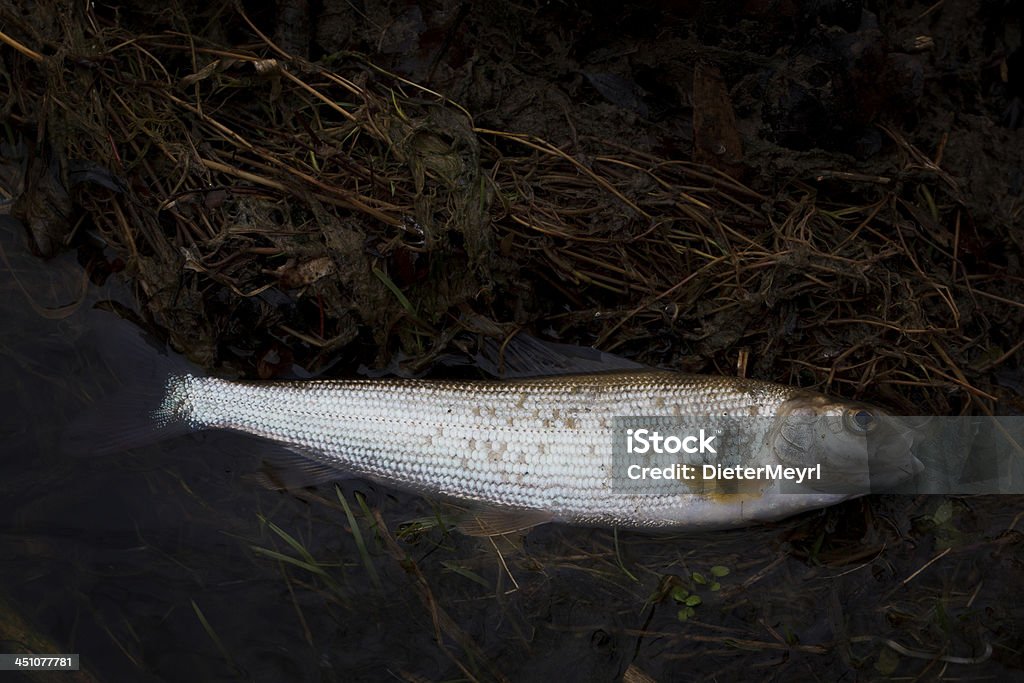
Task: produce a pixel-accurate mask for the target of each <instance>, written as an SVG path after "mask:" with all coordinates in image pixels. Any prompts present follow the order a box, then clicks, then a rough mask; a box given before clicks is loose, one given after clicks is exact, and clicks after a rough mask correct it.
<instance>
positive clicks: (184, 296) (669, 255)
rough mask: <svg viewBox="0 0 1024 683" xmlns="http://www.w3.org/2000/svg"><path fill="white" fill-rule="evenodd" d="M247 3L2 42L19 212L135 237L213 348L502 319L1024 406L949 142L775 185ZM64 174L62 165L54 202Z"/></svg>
mask: <svg viewBox="0 0 1024 683" xmlns="http://www.w3.org/2000/svg"><path fill="white" fill-rule="evenodd" d="M236 12H237V13H238V14H237V16H236V17H235V18H234V20H236V21H237V22H239V23H240V25H241V26H242V27H243V28H244V30H245V31H246V32H247V34H248V35H249V36H251V38H252V42H251V43H249V44H232V45H225V44H219V43H217V42H214V41H212V40H210V39H206V38H204V37H202V36H197V35H191V34H188V33H183V32H174V31H163V32H160V33H157V34H153V35H139V34H137V33H132V32H129V31H126V30H125V29H123V28H121V27H119V26H117V25H112V24H109V23H108V24H102V23H100V22H99V21H98V20H97V19H96V18H95V17H93V16H92V15H90V14H88V13H86V14H82V15H81V16H78V17H77V18H75V17H71V18H68V19H65V20H64V21H63V23H62V24H60V26H58V27H56V28H54V27H51V29H52V34H49V35H48V34H46V32H45V31H44V30H43V29H40V28H38V27H36V26H35V25H33V24H31V23H30V22H26V21H25V20H24V19H23V18H22V19H20V20H18V21H10V22H8V25H10V26H14V27H16V28H18V31H17V32H16V31H12V32H11V33H5V34H3V35H2V36H0V38H2V40H3V42H4V43H5V44H6V45H7V46H8V51H7V52H6V54H5V59H4V62H3V64H4V69H5V74H4V77H5V78H6V82H7V83H9V84H17V87H14V86H13V85H12V87H11V91H10V97H9V99H8V104H7V106H6V112H5V118H6V121H7V123H8V136H9V140H8V142H15V141H16V140H17V139H28V140H34V141H35V146H34V149H33V150H32V152H31V153H30V155H29V156H30V157H31V159H32V162H30V166H29V168H30V172H29V174H28V180H27V181H26V183H25V186H24V188H22V190H23V191H22V192H20V198H19V202H18V207H19V210H20V215H21V217H22V218H23V220H25V221H26V222H27V223H28V224H29V225H30V226H32V230H33V235H34V237H35V238H36V244H37V248H39V249H40V250H41V251H46V250H47V245H50V246H51V247H52V248H61V247H62V246H63V245H67V244H79V245H80V244H81V243H82V242H88V241H89V239H88V238H89V237H90V236H91V237H101V238H102V243H101V245H100V247H99V248H97V247H93V248H92V249H91V251H88V252H87V253H89V254H91V257H90V258H92V259H93V264H92V266H91V267H93V268H99V269H103V268H110V267H114V268H117V267H120V262H119V261H117V260H115V258H114V255H115V254H116V255H117V257H118V258H119V259H120V260H121V261H123V263H124V267H125V268H127V270H128V272H129V273H130V275H131V277H132V278H134V281H135V282H137V284H138V293H139V299H140V302H141V304H142V307H143V310H144V311H146V312H147V315H148V316H150V317H151V321H152V323H153V324H155V325H156V326H158V327H161V328H163V329H165V330H166V331H167V333H168V334H169V336H170V337H171V338H173V340H174V342H175V343H176V345H178V346H179V347H182V348H185V349H187V350H188V351H189V352H190V353H191V355H193V357H195V358H197V359H199V360H200V361H201V362H203V363H205V364H207V365H213V364H214V363H215V362H216V361H217V360H218V359H224V357H226V356H231V355H235V356H237V357H236V358H234V359H233V360H235V361H238V362H241V363H242V364H243V365H244V364H246V363H248V364H249V370H250V371H254V368H257V367H258V369H259V371H260V373H261V374H266V375H270V374H273V371H274V370H273V368H272V367H269V368H268V366H267V365H266V364H265V363H264V364H262V365H261V364H259V363H257V360H260V359H263V358H264V357H265V356H266V354H267V353H268V350H274V351H275V352H277V353H278V355H279V356H280V355H281V354H286V355H288V356H289V357H294V358H295V359H296V360H297V361H298V362H300V363H302V364H304V365H306V366H309V367H312V368H315V367H318V366H321V365H325V364H327V363H329V362H332V361H334V360H336V359H337V358H338V357H339V355H344V354H348V355H349V356H350V357H351V356H356V357H362V356H366V355H367V354H366V351H365V349H368V348H372V349H374V351H373V352H372V353H375V354H376V357H375V358H372V362H376V363H378V364H384V363H386V362H387V361H388V360H389V359H390V358H391V357H392V355H393V354H395V353H396V352H398V351H401V352H403V354H404V355H405V356H406V357H408V358H410V359H412V362H413V363H414V364H417V367H420V366H424V365H426V364H428V363H429V361H430V360H431V359H432V358H434V357H435V356H436V355H437V354H439V353H441V352H442V351H444V350H445V349H446V348H447V347H448V346H450V344H451V343H452V341H453V339H457V338H459V336H460V335H463V334H464V333H466V332H467V331H468V332H473V331H476V330H478V329H479V325H477V326H476V327H474V323H472V321H473V320H482V319H488V320H490V321H492V322H494V323H497V324H498V325H497V328H496V329H501V330H504V331H505V332H506V333H507V332H511V331H512V330H515V329H521V328H528V329H532V330H533V331H535V332H539V333H542V334H546V335H549V336H552V337H554V338H556V339H559V340H562V341H568V342H574V343H581V344H594V345H596V346H598V347H600V348H603V349H605V350H611V351H617V352H620V353H623V354H626V355H630V356H634V357H637V358H638V359H640V360H643V361H645V362H648V363H652V364H661V365H667V366H670V367H675V368H680V369H685V370H692V371H702V372H720V373H727V374H731V373H735V372H740V373H745V374H749V375H751V376H757V377H760V378H764V379H771V380H778V381H783V382H791V383H798V384H802V385H808V386H815V387H817V388H820V389H823V390H826V391H833V392H836V393H839V394H842V395H846V396H852V397H861V398H868V399H871V400H875V401H880V402H882V403H885V404H888V405H890V406H891V407H893V408H895V409H897V410H902V411H907V412H934V413H938V414H949V413H960V412H975V411H980V412H992V411H997V412H998V411H1003V412H1005V411H1006V410H1007V409H1008V408H1009V409H1013V406H1014V405H1016V402H1017V395H1016V393H1015V392H1014V391H1013V390H1012V389H1008V388H1005V387H1003V386H1000V385H999V384H998V383H997V382H996V381H995V379H994V377H995V375H994V374H993V372H994V371H996V370H998V369H999V368H1002V367H1004V366H1007V364H1008V363H1010V364H1011V365H1012V360H1013V359H1015V358H1017V357H1018V356H1017V354H1018V352H1019V350H1020V348H1021V344H1022V343H1024V342H1021V341H1020V340H1021V339H1024V337H1022V335H1021V334H1020V332H1021V324H1022V321H1024V303H1022V302H1021V301H1020V297H1019V294H1018V292H1019V288H1020V282H1021V281H1020V278H1019V277H1015V276H1012V267H1011V266H1012V265H1013V264H1014V263H1016V262H1017V261H1018V259H1019V248H1018V246H1017V245H1016V243H1015V242H1014V241H1013V240H1012V239H1011V236H1010V235H1009V226H981V225H975V224H973V223H972V221H971V217H970V215H969V212H968V211H967V210H966V209H965V207H964V204H963V201H962V197H961V196H960V191H961V190H960V185H959V184H958V181H957V179H956V178H953V177H951V176H949V175H948V174H946V173H945V172H944V171H943V169H942V164H941V154H942V141H937V142H936V148H935V149H934V150H928V151H927V152H926V151H924V150H920V149H917V148H915V147H914V146H913V145H912V144H911V143H910V142H908V141H907V140H906V139H904V138H903V137H902V136H901V134H900V133H899V132H898V131H896V130H889V129H886V130H885V133H886V134H887V135H888V137H889V139H890V140H891V141H892V142H893V143H895V146H896V147H897V148H898V150H899V159H900V163H899V164H895V165H893V167H892V169H891V173H889V174H887V175H884V176H866V175H860V174H854V173H848V172H843V171H842V169H835V168H833V169H829V168H823V169H821V170H820V172H819V173H817V174H816V176H815V178H814V179H813V182H808V181H807V179H804V180H800V179H792V180H786V179H774V180H764V181H762V182H761V183H760V184H761V186H762V187H763V188H764V189H761V190H755V189H752V188H751V187H748V186H747V185H745V184H743V183H741V182H740V181H738V180H735V179H733V178H732V177H730V176H729V175H726V174H725V173H723V172H721V171H718V170H715V169H714V168H711V167H708V166H702V165H697V164H694V163H691V162H689V161H684V160H679V159H664V158H658V157H656V156H653V155H651V154H648V153H643V152H639V151H636V150H634V149H631V148H627V147H626V146H624V145H622V144H619V143H617V142H615V141H609V140H602V139H596V138H594V137H590V136H588V135H587V134H586V132H585V131H579V132H578V135H577V136H576V137H575V139H573V140H572V141H571V142H568V143H564V144H555V143H553V142H550V141H547V140H544V139H541V138H540V137H538V136H536V135H533V134H531V133H529V132H514V131H500V130H490V129H487V128H483V127H479V126H477V125H476V124H475V123H474V116H473V113H472V112H469V111H467V110H465V109H464V108H462V107H461V106H460V105H459V104H458V103H456V102H453V101H451V100H449V99H447V98H446V97H445V96H444V94H443V93H438V92H433V91H431V90H429V89H427V88H425V87H422V86H420V85H417V84H416V83H412V82H410V81H408V80H406V79H404V78H402V77H401V76H399V75H396V74H394V73H388V72H386V71H384V70H382V69H380V68H378V67H376V66H375V65H374V64H373V63H372V61H370V59H368V58H367V57H365V56H363V55H360V54H355V53H338V54H334V55H331V56H330V57H329V58H326V59H323V60H320V61H319V62H316V63H312V62H309V61H306V60H304V59H301V58H298V57H294V56H292V55H290V54H288V53H287V52H285V51H284V50H283V49H281V48H279V47H278V46H276V45H275V44H274V43H273V42H272V40H271V39H270V38H268V37H267V36H265V35H263V34H262V33H261V32H260V31H259V30H258V29H257V27H256V26H255V25H253V23H252V22H250V21H249V20H248V18H247V17H246V16H245V14H244V13H243V12H242V11H241V10H240V9H237V8H236ZM15 19H17V18H15ZM10 48H13V49H10ZM567 116H570V117H571V112H567ZM49 177H59V178H60V180H61V182H62V184H63V185H64V186H66V187H70V194H67V196H66V198H64V199H62V200H61V201H64V202H65V203H66V205H67V206H66V208H65V209H64V210H63V211H62V212H61V215H60V216H57V218H54V217H53V216H52V212H48V211H47V210H45V209H44V208H43V203H42V202H41V201H40V199H39V197H40V196H50V197H52V196H53V195H54V194H55V193H54V192H50V193H49V194H47V193H46V192H45V191H44V190H45V189H46V188H47V187H48V185H47V182H46V179H47V178H49ZM11 194H12V195H18V194H19V192H18V191H17V189H15V190H12V191H11ZM56 194H58V195H59V192H57V193H56ZM51 204H52V201H51ZM73 207H74V208H73ZM55 225H56V226H58V227H56V228H55ZM60 226H64V227H63V228H62V227H60ZM55 230H56V233H55ZM93 241H95V240H93ZM993 251H998V252H1000V253H1001V254H1002V257H1001V260H998V261H993V260H992V259H990V254H991V253H992V252H993ZM360 344H362V346H360ZM352 349H363V350H356V351H353V350H352ZM240 359H241V360H240ZM246 359H248V360H246ZM1004 383H1005V382H1004ZM1010 384H1011V385H1012V382H1010Z"/></svg>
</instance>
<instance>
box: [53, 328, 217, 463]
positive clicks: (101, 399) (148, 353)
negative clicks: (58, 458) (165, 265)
mask: <svg viewBox="0 0 1024 683" xmlns="http://www.w3.org/2000/svg"><path fill="white" fill-rule="evenodd" d="M99 315H102V318H97V320H100V321H102V322H101V323H100V324H99V325H97V326H96V327H94V328H93V331H94V334H93V335H91V337H92V340H91V341H92V343H93V344H94V345H95V351H96V353H97V355H99V356H100V357H101V358H102V360H103V365H105V366H106V368H107V369H109V373H101V374H102V375H103V377H102V378H101V380H102V381H101V383H102V385H103V386H102V387H101V388H99V390H97V391H96V392H95V393H93V396H95V398H94V400H93V403H92V404H91V405H89V406H88V407H87V408H86V410H85V411H84V412H83V413H82V414H81V415H79V416H78V417H76V418H75V419H74V420H73V421H72V422H71V424H70V425H69V426H68V427H67V428H66V429H65V430H64V433H63V435H62V450H63V451H65V452H66V453H69V454H74V455H104V454H110V453H117V452H123V451H125V450H128V449H131V448H138V447H142V446H146V445H150V444H153V443H156V442H158V441H163V440H165V439H169V438H172V437H175V436H179V435H181V434H186V433H188V432H191V431H194V430H195V429H196V426H195V425H194V423H193V421H192V419H191V415H192V411H191V404H190V396H191V392H192V389H193V387H194V386H195V384H196V382H197V381H198V380H199V377H198V376H197V373H195V372H194V371H193V370H192V367H191V366H190V365H189V364H188V362H187V361H186V360H185V359H184V358H182V357H181V356H178V355H177V354H174V353H171V352H169V351H167V350H166V349H164V348H161V347H159V346H156V345H154V344H152V343H150V342H149V341H148V340H147V339H146V338H145V337H144V336H143V333H142V332H141V331H140V330H138V329H137V328H135V327H134V326H133V325H131V324H129V323H127V322H125V321H122V320H119V319H116V318H114V317H113V316H112V315H110V314H99V313H97V316H99ZM91 393H92V392H91Z"/></svg>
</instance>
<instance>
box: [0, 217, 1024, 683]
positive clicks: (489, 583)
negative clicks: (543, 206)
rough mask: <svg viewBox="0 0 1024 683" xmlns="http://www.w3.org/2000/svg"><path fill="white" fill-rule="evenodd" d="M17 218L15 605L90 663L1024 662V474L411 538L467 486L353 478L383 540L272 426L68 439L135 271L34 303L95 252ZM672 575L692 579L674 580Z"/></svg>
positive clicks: (10, 401)
mask: <svg viewBox="0 0 1024 683" xmlns="http://www.w3.org/2000/svg"><path fill="white" fill-rule="evenodd" d="M0 237H2V246H3V249H4V252H5V254H6V255H7V258H8V260H9V262H10V264H11V266H12V268H11V269H8V268H7V267H6V266H5V267H4V268H3V269H2V270H0V291H2V294H3V295H2V297H0V319H2V321H3V322H2V327H0V356H2V357H3V361H2V362H0V436H2V445H0V606H4V605H6V606H5V607H4V609H6V610H7V612H8V613H7V614H6V615H4V621H5V623H7V624H8V626H7V628H8V630H10V629H11V626H10V624H11V623H12V621H11V619H10V617H11V616H12V615H13V614H17V615H18V616H19V617H20V619H21V620H23V621H24V622H26V623H27V624H28V625H29V626H30V628H31V629H32V631H33V632H34V634H35V635H37V636H41V637H45V638H47V639H48V640H49V641H51V642H52V643H53V645H54V647H56V649H57V651H61V652H76V653H80V654H81V661H82V664H83V667H84V668H85V669H87V670H88V672H89V673H90V674H91V675H92V676H93V678H94V679H95V680H101V681H122V680H133V681H186V680H254V681H282V680H300V681H301V680H305V681H319V680H324V681H351V680H368V681H369V680H472V679H476V680H502V679H507V680H512V681H520V680H550V679H553V678H556V677H557V679H559V680H562V681H592V680H609V681H612V680H622V678H623V675H624V673H625V672H626V671H627V669H629V668H630V667H631V666H632V667H635V669H639V670H640V671H643V672H645V673H647V674H649V675H650V676H652V677H653V678H654V679H655V680H658V681H668V680H722V679H724V678H727V677H736V678H739V679H740V680H750V679H753V680H840V679H845V680H874V679H880V678H886V677H890V676H891V677H894V678H903V679H913V678H914V677H917V676H920V677H922V678H924V679H935V678H943V677H946V678H958V679H971V680H975V679H985V678H990V677H995V678H1000V679H1004V678H1006V677H1008V676H1019V675H1020V672H1021V670H1022V669H1024V661H1022V660H1024V658H1022V654H1021V653H1022V652H1024V634H1022V630H1021V629H1022V627H1021V624H1024V606H1022V605H1020V604H1019V603H1018V602H1016V601H1014V600H1008V599H1007V598H1008V597H1009V596H1011V595H1013V594H1014V593H1015V591H1016V588H1017V587H1019V586H1020V585H1022V579H1024V576H1022V568H1024V564H1022V562H1021V551H1020V548H1021V539H1022V537H1021V527H1022V524H1021V522H1020V521H1019V520H1017V517H1018V515H1020V513H1021V511H1022V510H1024V505H1022V501H1021V498H1020V497H994V496H993V497H984V498H971V499H943V498H938V497H923V496H922V497H895V496H894V497H871V498H868V499H864V500H859V501H853V502H850V503H848V504H845V505H842V506H838V507H836V508H832V509H830V510H827V511H822V512H816V513H810V514H807V515H803V516H801V517H798V518H796V519H793V520H789V521H787V522H784V523H782V524H779V525H773V526H764V527H757V528H751V529H743V530H737V531H730V532H719V533H714V534H703V535H699V536H661V537H651V536H644V535H640V534H631V533H621V534H618V535H615V534H614V533H613V532H611V531H608V530H594V529H575V528H568V527H561V526H553V527H548V528H540V529H537V530H535V531H533V532H532V533H530V534H529V535H528V536H527V537H526V538H525V540H523V541H522V542H521V543H520V542H517V541H498V542H496V543H494V544H492V543H491V542H489V541H481V540H478V539H470V538H465V537H461V536H457V535H454V536H450V535H446V534H444V533H442V532H440V531H438V530H437V529H432V530H428V531H426V532H424V533H422V534H421V535H419V536H416V537H413V538H411V539H406V540H397V541H396V540H394V536H395V534H396V532H397V531H398V529H399V528H400V526H401V525H402V524H403V523H405V522H408V521H409V520H413V519H418V518H431V517H434V516H436V515H437V514H448V513H449V512H450V509H449V508H447V507H445V506H434V505H432V504H431V503H430V502H428V501H425V500H423V499H421V498H418V497H414V496H409V495H405V494H401V493H395V492H394V491H390V490H387V489H384V488H381V487H378V486H375V485H372V484H367V483H365V482H360V481H345V482H341V483H340V484H339V490H340V492H341V494H342V496H343V497H344V500H345V501H346V503H347V505H348V506H349V508H350V510H351V512H352V515H353V517H354V519H355V520H356V523H357V527H358V529H359V530H360V536H361V538H362V539H363V542H364V544H365V548H366V550H365V554H364V553H363V552H361V550H360V547H359V546H360V544H359V541H358V540H357V535H356V534H355V533H353V529H352V527H351V526H350V524H349V522H348V521H347V517H346V514H345V511H344V509H342V507H341V505H340V504H339V502H338V498H337V495H336V493H335V491H334V490H333V489H332V487H329V486H322V487H320V488H319V489H317V490H316V491H311V492H306V493H303V494H301V495H284V494H279V493H275V492H270V491H266V490H264V489H262V488H260V487H259V486H258V485H256V484H255V483H253V482H251V481H249V480H248V479H247V475H248V474H250V473H252V472H254V471H256V470H257V468H258V465H259V460H260V458H259V456H260V453H261V449H262V448H263V447H262V445H261V444H259V443H258V442H257V441H255V440H249V439H243V438H241V437H237V436H234V435H208V436H205V437H203V436H199V437H185V438H179V439H174V440H171V441H168V442H165V443H161V444H156V445H153V446H150V447H145V448H138V449H133V450H132V451H131V452H125V453H117V454H114V455H110V456H101V457H80V456H76V455H75V454H74V453H67V452H66V450H67V449H66V448H64V447H63V445H62V444H63V443H65V441H64V439H63V437H62V435H63V434H64V432H65V429H66V427H67V426H68V425H69V424H70V423H71V422H72V421H73V420H75V419H76V418H78V417H79V416H80V415H82V414H83V413H84V412H87V411H88V410H89V409H90V406H93V405H95V404H96V402H102V401H103V398H104V396H106V395H108V394H109V392H110V391H111V390H112V389H113V388H114V384H115V381H114V377H115V376H116V375H118V374H121V375H122V376H123V373H126V372H128V373H130V372H131V371H132V369H131V368H126V367H113V368H111V367H110V366H109V364H108V363H107V362H106V361H104V360H103V359H102V358H103V355H101V354H99V353H98V352H97V349H96V348H95V347H94V346H92V344H94V342H90V339H91V335H90V329H89V328H90V326H94V325H96V324H97V323H96V320H98V319H100V318H97V316H96V315H95V314H89V311H88V307H89V305H90V304H91V303H92V302H94V301H96V300H100V299H103V298H108V297H113V298H118V299H120V300H122V301H124V302H126V303H127V302H129V301H130V297H129V296H128V292H127V290H126V289H124V288H123V287H120V288H119V285H118V284H117V283H116V282H112V283H111V284H110V285H108V287H107V288H106V289H102V290H100V289H97V288H93V287H91V286H90V287H89V288H88V300H87V302H86V303H85V304H83V305H82V306H81V307H80V308H79V309H78V310H77V311H76V312H75V313H74V314H73V315H70V316H68V317H66V318H63V319H48V318H45V317H41V316H40V315H39V313H37V312H36V311H34V310H33V308H32V307H31V306H30V305H29V304H28V302H27V300H26V298H25V297H24V295H23V293H22V291H21V286H24V288H25V289H26V290H28V291H31V292H32V294H33V296H34V297H36V299H37V304H38V305H40V306H49V307H55V306H60V305H64V304H67V303H68V302H70V301H73V300H74V299H75V297H76V292H80V291H81V287H82V281H81V270H80V268H79V267H78V266H77V264H76V263H75V262H74V259H73V258H72V257H70V256H66V257H61V258H58V259H54V260H52V261H49V262H42V261H39V260H37V259H34V258H32V257H31V256H29V255H28V254H26V253H25V251H24V248H23V246H22V241H23V240H22V235H21V232H20V228H19V227H18V226H14V225H12V224H10V223H0ZM12 270H13V273H15V274H16V275H17V278H18V281H20V283H21V286H19V285H18V284H17V283H16V282H15V280H14V278H13V277H12ZM112 280H113V278H112ZM107 351H108V353H107V354H106V356H108V357H109V356H111V355H112V356H114V357H115V358H116V357H117V353H114V354H110V353H109V349H108V350H107ZM114 365H115V366H116V365H117V364H116V363H115V364H114ZM72 450H73V449H72ZM357 494H358V495H361V496H365V504H364V505H362V504H360V502H359V498H358V496H357ZM381 523H383V525H384V526H383V527H382V526H380V524H381ZM271 524H273V525H274V527H271ZM275 528H276V529H278V530H280V531H275ZM285 534H287V536H288V537H289V538H292V539H294V542H295V545H292V544H290V543H289V541H288V540H286V538H285ZM300 547H301V549H300ZM260 549H262V550H260ZM274 553H278V554H279V555H276V556H275V555H274ZM303 553H308V557H304V556H303ZM364 557H365V559H364ZM285 558H289V559H285ZM310 560H312V561H313V563H314V564H313V566H310V565H309V562H310ZM297 563H298V564H297ZM302 563H306V566H300V564H302ZM713 567H724V568H726V569H728V574H727V575H725V576H722V577H720V578H718V579H717V580H718V583H719V584H720V586H719V587H718V589H717V590H712V588H711V586H710V582H708V583H703V584H702V583H700V581H699V579H698V577H695V576H694V574H699V575H701V576H703V577H706V578H709V579H710V577H711V576H712V568H713ZM673 577H674V578H673ZM674 585H678V586H679V587H680V588H681V589H682V590H684V591H685V592H686V595H685V596H684V595H683V594H682V593H681V592H680V593H676V594H675V597H676V598H677V599H673V596H672V595H670V591H671V588H672V586H674ZM659 586H661V587H662V589H663V590H661V591H659ZM694 595H695V596H697V597H699V598H700V602H699V603H698V604H695V605H692V613H691V614H690V615H689V616H688V617H687V618H686V619H685V620H681V619H680V611H681V610H683V609H684V608H685V606H686V605H685V603H684V601H685V598H686V597H689V596H694ZM204 622H205V624H204ZM3 637H5V638H9V637H10V634H7V635H4V636H3ZM887 641H891V643H893V644H895V647H894V646H893V645H891V644H889V643H888V642H887ZM0 645H2V646H3V647H4V648H12V647H13V646H14V643H12V642H9V641H8V642H3V643H0ZM899 648H903V651H902V652H901V651H899ZM907 651H913V652H914V653H916V654H917V655H922V654H927V653H932V654H936V655H945V656H947V657H953V658H960V659H959V660H954V661H941V660H938V659H934V658H933V659H931V660H929V659H928V658H922V657H921V656H913V655H908V654H907V653H906V652H907ZM987 652H988V653H990V654H986V653H987ZM974 659H977V660H979V661H977V662H971V663H964V662H965V661H969V660H974ZM11 676H12V677H14V678H16V676H15V675H13V674H12V675H11ZM5 680H6V678H5ZM26 680H28V679H26Z"/></svg>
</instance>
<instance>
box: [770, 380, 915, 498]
mask: <svg viewBox="0 0 1024 683" xmlns="http://www.w3.org/2000/svg"><path fill="white" fill-rule="evenodd" d="M914 433H915V430H914V429H913V428H912V427H911V426H909V425H906V424H904V423H903V422H901V421H900V419H899V418H897V417H894V416H893V415H890V414H889V413H887V412H886V411H884V410H882V409H881V408H877V407H875V406H871V405H868V404H866V403H859V402H854V401H845V400H841V399H836V398H833V397H830V396H824V395H821V394H812V393H806V394H800V395H797V396H794V397H793V398H790V399H789V400H787V401H786V402H785V403H784V404H783V405H782V406H781V408H780V410H779V411H778V413H777V415H776V420H775V423H774V425H773V428H772V429H771V430H770V433H769V439H770V441H771V447H772V449H773V450H774V453H775V457H776V458H777V459H778V461H779V462H780V463H781V464H783V465H785V466H789V467H815V466H816V465H819V464H820V465H821V479H820V480H817V481H815V482H814V483H813V488H815V489H816V490H828V491H836V492H843V493H849V494H851V495H862V494H867V493H871V492H873V491H882V490H887V489H891V488H893V487H895V486H897V485H899V484H902V483H903V482H906V481H909V480H910V479H912V478H913V477H914V476H916V475H917V474H918V473H919V472H921V471H922V470H923V469H924V466H923V465H922V464H921V462H920V461H919V460H918V459H917V458H916V457H915V456H914V453H913V445H914Z"/></svg>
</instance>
